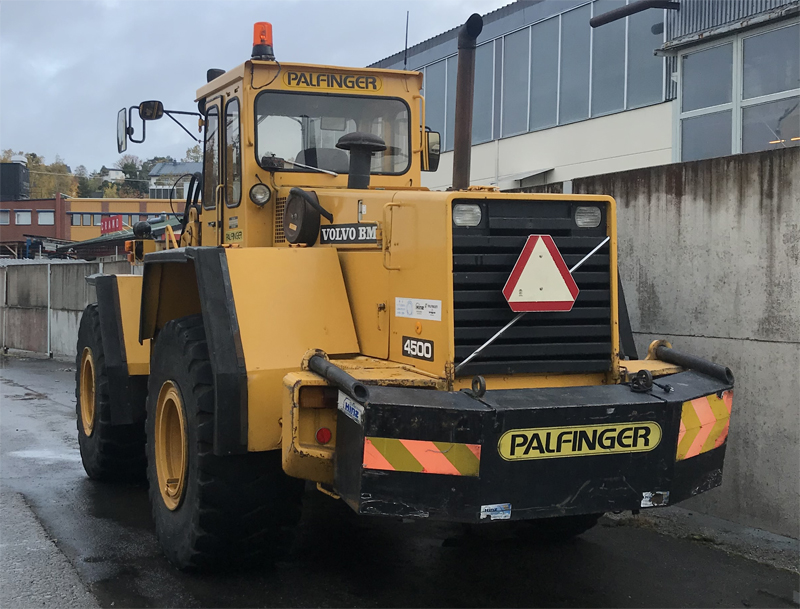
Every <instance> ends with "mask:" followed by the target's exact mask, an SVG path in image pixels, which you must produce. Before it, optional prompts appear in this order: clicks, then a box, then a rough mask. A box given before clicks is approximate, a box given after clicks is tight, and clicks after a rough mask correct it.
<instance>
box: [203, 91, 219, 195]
mask: <svg viewBox="0 0 800 609" xmlns="http://www.w3.org/2000/svg"><path fill="white" fill-rule="evenodd" d="M218 184H219V108H218V107H217V106H210V107H209V108H208V111H207V112H206V141H205V154H204V155H203V207H204V208H206V209H214V207H215V206H216V203H217V202H216V198H215V196H214V195H215V191H216V189H217V185H218Z"/></svg>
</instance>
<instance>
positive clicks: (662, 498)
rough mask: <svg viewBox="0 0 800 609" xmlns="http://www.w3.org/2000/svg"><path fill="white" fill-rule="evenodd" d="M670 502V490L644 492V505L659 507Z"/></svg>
mask: <svg viewBox="0 0 800 609" xmlns="http://www.w3.org/2000/svg"><path fill="white" fill-rule="evenodd" d="M668 503H669V491H654V492H652V493H650V492H647V491H645V492H643V493H642V507H643V508H645V507H659V506H662V505H667V504H668Z"/></svg>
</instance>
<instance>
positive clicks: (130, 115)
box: [128, 106, 146, 144]
mask: <svg viewBox="0 0 800 609" xmlns="http://www.w3.org/2000/svg"><path fill="white" fill-rule="evenodd" d="M134 108H136V109H137V110H138V109H139V106H131V107H130V108H128V139H129V140H130V141H132V142H133V143H134V144H141V143H142V142H143V141H144V138H145V135H146V133H145V131H146V126H145V122H144V120H142V139H140V140H137V139H134V138H133V127H132V126H131V124H132V122H133V109H134Z"/></svg>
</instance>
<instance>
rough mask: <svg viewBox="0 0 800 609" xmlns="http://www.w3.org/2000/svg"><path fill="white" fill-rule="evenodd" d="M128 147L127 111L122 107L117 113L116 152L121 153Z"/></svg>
mask: <svg viewBox="0 0 800 609" xmlns="http://www.w3.org/2000/svg"><path fill="white" fill-rule="evenodd" d="M127 149H128V111H127V110H126V109H125V108H123V109H122V110H120V111H119V114H117V152H119V153H120V154H122V153H123V152H125V151H126V150H127Z"/></svg>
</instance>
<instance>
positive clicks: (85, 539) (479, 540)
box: [0, 357, 800, 608]
mask: <svg viewBox="0 0 800 609" xmlns="http://www.w3.org/2000/svg"><path fill="white" fill-rule="evenodd" d="M74 374H75V373H74V364H72V363H68V362H58V361H52V360H37V359H21V358H15V357H2V358H0V400H1V403H0V445H1V446H2V456H1V457H0V483H1V484H2V493H3V496H4V498H9V497H11V496H12V495H13V496H21V497H22V499H23V500H24V502H19V505H18V506H17V507H16V508H14V509H23V510H24V509H27V507H26V504H27V506H30V510H32V514H33V515H34V516H35V518H36V519H37V520H38V522H39V523H40V524H41V526H42V527H43V528H44V531H45V532H46V534H47V535H48V536H49V537H50V538H51V539H52V540H53V541H54V542H55V546H56V547H57V549H58V550H59V551H60V552H61V553H62V554H63V556H64V557H65V558H66V559H67V560H65V561H63V562H64V564H63V565H62V566H57V567H54V566H53V564H56V563H53V562H52V561H51V562H48V563H46V564H47V565H48V566H46V567H45V569H49V570H51V571H52V569H55V568H58V569H70V570H72V571H74V574H76V575H77V577H78V578H79V580H80V581H81V582H82V583H83V584H84V586H85V587H86V589H87V590H88V591H89V592H90V593H91V594H93V595H94V597H95V598H96V599H97V602H98V603H99V605H100V606H103V607H111V606H113V607H115V608H117V607H279V606H302V607H306V606H308V607H310V606H315V607H381V606H385V607H455V606H463V607H473V606H475V607H478V606H486V607H572V606H580V607H613V606H617V607H717V606H722V607H797V604H796V603H794V602H793V593H796V592H795V591H797V590H798V588H799V587H800V586H799V585H798V575H797V574H796V573H792V572H790V571H786V570H781V569H776V568H774V567H772V566H769V565H766V564H761V563H758V562H755V561H751V560H747V559H745V558H742V557H740V556H737V555H733V554H728V553H726V552H724V551H723V550H721V549H719V548H718V547H715V546H714V545H713V544H709V543H704V542H702V541H696V540H690V539H678V538H674V537H670V536H665V535H661V534H659V533H658V532H656V531H654V530H652V529H649V528H647V527H639V526H627V525H625V524H621V523H624V522H625V521H614V520H611V519H603V520H601V524H600V525H599V526H598V527H596V528H595V529H593V530H591V531H589V532H587V533H586V534H584V535H583V536H581V537H579V538H577V539H575V540H573V541H571V542H569V543H566V544H561V545H547V546H535V545H532V544H530V543H526V542H524V541H522V540H520V539H518V538H517V537H516V536H515V535H514V531H513V528H507V527H498V526H495V525H489V527H477V529H478V530H477V531H476V530H475V528H473V529H467V528H465V527H462V526H461V525H452V524H443V523H435V522H424V521H414V522H403V521H399V520H391V519H382V518H364V517H357V516H356V515H355V514H353V513H352V512H351V511H350V509H349V508H347V507H346V506H345V505H344V504H343V503H342V502H338V501H335V500H333V499H331V498H330V497H327V496H325V495H323V494H321V493H319V492H317V491H315V490H313V488H311V487H309V488H308V489H307V492H306V497H305V503H304V508H303V517H302V520H301V524H300V526H299V529H298V535H297V539H296V541H295V543H294V545H293V547H292V549H291V551H290V552H289V553H288V554H287V555H286V556H285V557H284V558H283V559H282V560H280V561H279V562H278V563H276V564H275V565H274V566H272V567H270V568H267V569H259V570H250V571H240V572H234V573H224V574H216V575H208V574H205V575H190V574H184V573H181V572H179V571H177V570H175V569H174V568H173V567H171V566H170V565H169V563H167V561H166V560H165V559H164V558H163V557H162V555H161V552H160V550H159V547H158V543H157V541H156V539H155V535H154V530H153V525H152V522H151V520H150V513H149V505H148V500H147V492H146V489H145V488H143V487H133V486H124V485H114V484H102V483H97V482H93V481H91V480H89V479H88V478H87V477H86V475H85V474H84V472H83V468H82V466H81V462H80V455H79V453H78V444H77V438H76V428H75V403H74V388H73V384H74ZM6 503H8V502H5V503H4V505H5V504H6ZM0 541H2V542H3V544H6V543H7V542H8V540H7V539H2V540H0ZM58 564H60V563H58ZM18 568H19V569H20V571H18V573H17V574H15V573H9V572H5V573H2V574H0V578H5V581H9V578H12V579H13V578H16V577H19V576H20V574H21V573H22V572H23V571H24V570H25V569H36V568H37V567H36V566H35V565H28V566H24V567H18ZM25 575H26V576H29V575H30V573H25ZM51 575H54V574H52V573H48V572H46V571H45V572H42V573H41V574H40V576H41V577H48V576H51ZM2 582H3V579H0V585H3V583H2ZM37 605H38V603H37ZM10 606H18V607H25V606H30V599H25V598H20V599H16V601H15V602H14V603H13V604H12V605H10ZM52 606H59V604H58V603H57V602H54V603H53V605H52Z"/></svg>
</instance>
